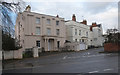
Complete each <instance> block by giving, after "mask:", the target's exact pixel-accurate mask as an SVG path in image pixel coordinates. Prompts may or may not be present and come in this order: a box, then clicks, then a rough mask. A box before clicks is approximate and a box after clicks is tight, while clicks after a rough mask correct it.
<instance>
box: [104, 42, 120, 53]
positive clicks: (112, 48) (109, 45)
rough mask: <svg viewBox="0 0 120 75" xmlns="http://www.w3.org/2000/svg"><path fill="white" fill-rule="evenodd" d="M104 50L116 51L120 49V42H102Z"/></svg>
mask: <svg viewBox="0 0 120 75" xmlns="http://www.w3.org/2000/svg"><path fill="white" fill-rule="evenodd" d="M104 51H106V52H117V51H120V44H115V43H105V44H104Z"/></svg>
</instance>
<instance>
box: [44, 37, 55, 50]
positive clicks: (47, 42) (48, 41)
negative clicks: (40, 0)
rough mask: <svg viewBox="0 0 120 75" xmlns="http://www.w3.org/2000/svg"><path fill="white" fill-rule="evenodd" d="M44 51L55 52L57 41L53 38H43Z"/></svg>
mask: <svg viewBox="0 0 120 75" xmlns="http://www.w3.org/2000/svg"><path fill="white" fill-rule="evenodd" d="M43 42H44V49H45V51H55V50H56V48H57V39H56V38H54V37H45V38H44V39H43Z"/></svg>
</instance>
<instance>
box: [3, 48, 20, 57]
mask: <svg viewBox="0 0 120 75" xmlns="http://www.w3.org/2000/svg"><path fill="white" fill-rule="evenodd" d="M3 53H4V54H3V55H4V59H22V49H19V50H15V51H4V52H3Z"/></svg>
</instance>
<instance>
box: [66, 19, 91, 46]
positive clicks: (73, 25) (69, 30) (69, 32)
mask: <svg viewBox="0 0 120 75" xmlns="http://www.w3.org/2000/svg"><path fill="white" fill-rule="evenodd" d="M65 25H66V39H67V40H68V41H71V42H75V39H77V42H80V41H79V40H80V39H85V41H86V42H85V43H86V45H87V46H88V45H91V39H92V35H91V34H92V32H91V31H90V26H88V25H84V24H81V23H78V22H75V21H67V22H65ZM75 29H77V35H75ZM79 30H81V35H79ZM86 32H88V36H87V35H86ZM82 37H87V38H82ZM87 46H86V47H87Z"/></svg>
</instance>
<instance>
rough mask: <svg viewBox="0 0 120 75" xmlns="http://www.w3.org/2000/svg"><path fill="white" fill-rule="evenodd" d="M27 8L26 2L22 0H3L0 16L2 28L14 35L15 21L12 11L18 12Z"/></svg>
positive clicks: (0, 6) (0, 3)
mask: <svg viewBox="0 0 120 75" xmlns="http://www.w3.org/2000/svg"><path fill="white" fill-rule="evenodd" d="M24 8H25V2H24V1H22V0H12V1H10V0H6V1H5V0H1V1H0V18H1V20H0V21H1V23H0V24H1V25H2V30H3V31H4V32H6V33H8V34H9V35H14V22H13V20H12V17H11V16H12V15H11V13H14V14H17V13H18V12H21V11H22V10H23V9H24Z"/></svg>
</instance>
